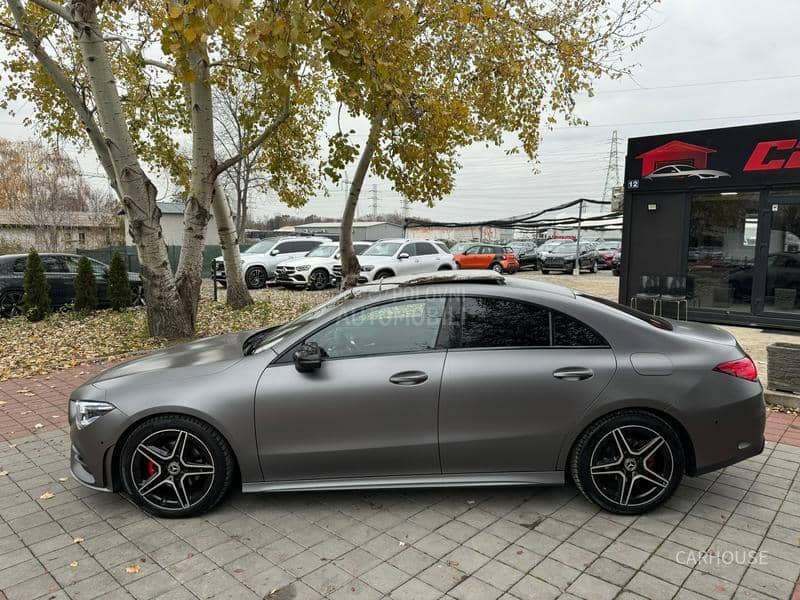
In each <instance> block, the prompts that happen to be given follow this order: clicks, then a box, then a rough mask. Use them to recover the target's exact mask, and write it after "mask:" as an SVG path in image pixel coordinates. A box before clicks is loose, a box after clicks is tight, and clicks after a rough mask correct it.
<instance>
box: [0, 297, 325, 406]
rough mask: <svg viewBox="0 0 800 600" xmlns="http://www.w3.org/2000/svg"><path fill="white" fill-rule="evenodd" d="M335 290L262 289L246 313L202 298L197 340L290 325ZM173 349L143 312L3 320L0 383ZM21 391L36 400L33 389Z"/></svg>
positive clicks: (107, 311)
mask: <svg viewBox="0 0 800 600" xmlns="http://www.w3.org/2000/svg"><path fill="white" fill-rule="evenodd" d="M333 293H334V292H333V291H331V292H296V291H288V290H280V289H266V290H258V291H256V292H254V293H253V295H254V296H255V298H256V301H255V302H254V303H253V304H252V305H250V306H248V307H246V308H243V309H241V310H236V311H235V310H232V309H230V308H229V307H228V306H227V305H226V304H225V303H224V301H218V302H214V301H213V300H210V299H208V298H203V299H201V300H200V305H199V308H198V316H197V335H196V336H195V337H196V338H203V337H208V336H212V335H219V334H222V333H230V332H235V331H243V330H247V329H255V328H258V327H266V326H269V325H275V324H278V323H283V322H286V321H290V320H292V319H293V318H295V317H297V316H298V315H300V314H302V313H304V312H306V311H307V310H309V309H311V308H313V307H314V306H316V305H317V304H319V303H321V302H324V301H325V300H328V299H329V298H330V297H331V296H332V295H333ZM167 345H168V342H167V341H166V340H163V339H159V338H153V337H150V336H149V334H148V331H147V320H146V315H145V310H144V309H141V308H139V309H131V310H127V311H125V312H121V313H119V312H115V311H111V310H100V311H95V312H94V313H90V314H88V315H85V316H82V315H78V314H76V313H72V312H56V313H53V314H51V315H50V316H49V317H48V318H47V319H45V320H44V321H41V322H38V323H30V322H28V321H27V320H25V318H23V317H16V318H13V319H0V347H2V348H3V352H2V355H0V381H5V380H7V379H15V378H19V377H29V376H31V375H45V374H47V373H51V372H53V371H58V370H61V369H68V368H71V367H76V366H78V365H84V364H91V363H94V362H98V361H108V360H121V359H124V358H127V357H130V356H132V355H134V354H136V353H139V352H146V351H151V350H157V349H159V348H163V347H165V346H167ZM17 393H19V394H21V395H24V396H35V394H34V393H33V392H31V391H30V390H29V389H26V388H22V389H19V390H17Z"/></svg>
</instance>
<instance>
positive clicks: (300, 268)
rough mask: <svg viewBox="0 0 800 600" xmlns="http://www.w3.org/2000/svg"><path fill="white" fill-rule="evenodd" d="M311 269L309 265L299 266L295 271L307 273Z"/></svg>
mask: <svg viewBox="0 0 800 600" xmlns="http://www.w3.org/2000/svg"><path fill="white" fill-rule="evenodd" d="M310 268H311V265H300V266H299V267H295V270H296V271H308V270H309V269H310Z"/></svg>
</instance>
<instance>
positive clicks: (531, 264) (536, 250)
mask: <svg viewBox="0 0 800 600" xmlns="http://www.w3.org/2000/svg"><path fill="white" fill-rule="evenodd" d="M618 247H619V242H614V241H611V242H599V243H598V242H592V241H585V242H581V244H580V249H581V250H580V257H579V263H580V268H581V269H582V270H587V271H590V272H593V273H594V272H597V270H598V269H600V268H611V267H612V264H611V260H612V258H613V255H614V252H615V251H616V250H617V249H618ZM354 248H355V251H356V255H358V256H359V257H360V259H359V262H360V264H361V272H360V274H359V278H358V281H359V283H368V282H371V281H375V280H376V279H383V278H384V277H393V276H396V275H412V274H416V273H426V272H430V271H441V270H448V269H451V270H452V269H490V270H493V271H496V272H498V273H509V274H511V273H516V272H517V271H519V270H521V269H523V268H533V269H541V270H542V272H543V273H549V272H551V271H562V272H572V271H573V270H574V265H575V255H576V242H575V241H574V240H572V239H569V238H564V239H552V240H548V241H546V242H544V243H543V244H542V245H540V246H537V245H536V243H535V242H532V241H516V242H511V243H509V244H508V245H502V244H490V243H485V242H459V243H457V244H454V245H453V246H452V247H448V246H447V245H446V244H445V243H444V242H441V241H439V240H409V239H403V238H397V239H385V240H378V241H377V242H355V243H354ZM340 260H341V257H340V255H339V245H338V243H337V242H334V241H332V240H330V239H329V238H325V237H284V238H269V239H265V240H262V241H260V242H258V243H257V244H255V245H254V246H251V247H250V248H248V249H247V250H245V251H244V252H242V267H243V270H244V278H245V282H246V283H247V287H248V288H250V289H257V288H262V287H264V286H266V285H267V284H268V283H274V284H276V285H280V286H283V287H287V288H296V289H304V288H310V289H314V290H322V289H325V288H328V287H331V286H335V285H337V284H338V283H339V282H340V280H341V277H342V268H341V264H340ZM212 277H213V278H214V279H215V280H216V281H217V282H219V283H220V284H221V285H222V286H223V287H225V285H226V275H225V264H224V262H223V259H222V257H218V258H216V259H215V260H214V262H213V264H212Z"/></svg>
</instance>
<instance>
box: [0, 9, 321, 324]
mask: <svg viewBox="0 0 800 600" xmlns="http://www.w3.org/2000/svg"><path fill="white" fill-rule="evenodd" d="M3 2H4V5H3V6H4V9H5V10H4V13H5V14H4V17H3V18H2V21H1V22H0V31H2V33H3V34H4V36H3V40H4V42H5V44H6V47H7V49H8V51H9V58H7V59H6V60H5V61H4V62H5V66H6V69H7V73H9V74H10V81H9V82H8V83H7V85H6V90H7V101H13V100H16V99H25V100H27V101H29V102H31V103H32V104H33V106H34V107H35V115H34V118H35V121H36V123H37V124H38V125H39V126H40V128H41V132H42V134H43V135H45V136H47V135H55V134H58V135H60V136H62V137H65V138H71V139H73V140H75V141H79V142H83V143H85V144H86V145H87V146H88V147H90V148H91V149H92V150H93V151H94V153H95V154H96V156H97V158H98V161H99V163H100V164H101V166H102V168H103V169H104V171H105V173H106V176H107V177H108V181H109V184H110V186H111V187H112V188H113V189H114V190H115V192H116V194H117V196H118V198H119V200H120V202H121V203H122V205H123V206H124V209H125V210H126V212H127V214H128V217H129V222H130V233H131V237H132V239H133V240H134V243H135V244H136V246H137V249H138V253H139V259H140V264H141V275H142V279H143V281H144V284H145V285H144V288H145V295H146V300H147V311H148V322H149V326H150V332H151V333H152V334H153V335H158V336H163V337H167V338H172V339H175V338H181V337H186V336H189V335H191V334H192V333H193V331H194V325H195V318H196V314H197V303H198V301H199V292H200V284H201V266H202V250H203V246H204V239H205V234H206V227H207V224H208V221H209V219H210V215H211V214H212V212H213V214H214V216H215V217H216V220H217V226H218V228H219V237H220V241H221V242H220V243H221V245H222V247H223V254H224V258H225V261H226V265H227V268H228V292H227V298H228V302H229V304H231V305H233V306H237V307H238V306H242V305H244V304H246V303H248V302H249V301H250V298H249V295H248V292H247V289H246V288H245V286H244V279H243V277H242V276H241V268H240V260H239V255H238V252H239V248H238V239H237V236H236V230H235V227H234V224H233V219H232V216H231V212H230V209H229V208H228V205H227V202H225V198H224V197H223V195H222V194H221V193H219V191H220V187H219V186H218V185H217V180H218V178H219V176H220V175H221V174H222V173H224V172H225V171H226V170H227V169H229V168H231V167H232V166H234V165H236V164H238V163H239V162H240V161H241V160H243V159H244V157H246V156H248V155H249V154H250V153H252V152H254V151H255V150H257V149H258V148H260V147H261V146H262V145H264V144H267V143H270V142H272V141H273V140H274V138H275V136H276V135H277V132H279V131H280V129H281V127H282V126H283V124H284V123H285V122H286V121H287V120H288V119H289V118H290V117H291V115H292V114H293V106H294V102H295V97H296V95H297V96H299V97H301V98H304V97H306V96H304V95H303V94H295V92H296V91H297V90H298V89H302V88H303V85H302V84H303V83H304V82H303V76H302V72H301V69H308V70H313V62H312V61H310V60H308V56H309V55H308V54H307V53H306V47H305V46H303V45H302V44H300V43H296V42H295V38H298V39H299V37H298V32H299V31H302V30H304V28H305V25H304V23H303V22H302V19H299V20H298V19H297V18H296V15H298V14H299V15H302V11H301V10H299V9H300V7H301V6H302V5H301V4H296V3H295V2H293V0H287V1H285V2H278V3H273V2H268V1H266V0H265V1H264V2H252V3H248V4H247V6H240V5H239V2H238V1H237V0H220V1H215V0H206V1H201V2H198V1H195V0H189V1H187V2H176V1H173V2H168V3H164V2H155V1H148V0H143V1H140V2H137V3H127V2H109V1H106V2H102V3H101V2H98V1H97V0H66V1H65V2H64V3H63V4H62V3H58V2H56V1H55V0H28V1H27V2H23V0H3ZM232 72H243V73H247V74H248V77H251V78H252V80H253V81H256V82H258V84H259V85H261V86H262V87H263V88H264V90H265V93H271V98H272V99H273V101H272V102H270V103H265V105H264V110H262V111H261V112H260V113H258V115H257V122H258V124H259V127H257V128H255V127H254V131H253V134H252V136H251V137H250V138H249V139H248V140H247V143H246V144H245V145H244V147H243V148H242V149H241V152H239V153H238V154H236V155H233V156H229V157H228V158H226V159H225V160H223V161H218V160H217V153H216V148H215V140H214V118H213V102H212V91H213V89H214V87H215V86H222V87H224V86H227V85H229V82H230V76H231V73H232ZM275 106H277V107H278V109H277V112H273V113H270V112H269V111H270V110H271V109H273V108H274V107H275ZM65 108H67V110H64V109H65ZM181 135H184V136H188V137H189V139H190V145H191V152H190V155H189V156H188V157H186V156H184V155H183V154H182V153H181V151H180V138H181ZM146 167H152V168H157V169H166V170H167V171H168V172H170V174H171V176H172V177H173V178H174V179H175V181H178V182H181V183H182V184H183V185H184V186H185V187H186V189H187V190H188V191H189V193H188V199H187V202H186V208H185V212H184V236H183V246H182V251H181V256H180V260H179V264H178V269H177V272H176V273H175V275H173V274H172V272H171V270H170V268H169V261H168V260H167V248H166V245H165V243H164V240H163V236H162V232H161V225H160V213H159V210H158V207H157V205H156V196H157V194H156V187H155V185H154V184H153V182H152V181H151V180H150V178H149V177H148V176H147V174H146V170H145V168H146Z"/></svg>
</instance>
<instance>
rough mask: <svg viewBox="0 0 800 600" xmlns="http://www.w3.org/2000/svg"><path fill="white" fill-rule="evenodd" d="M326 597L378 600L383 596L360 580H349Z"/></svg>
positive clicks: (345, 599) (346, 599) (333, 598)
mask: <svg viewBox="0 0 800 600" xmlns="http://www.w3.org/2000/svg"><path fill="white" fill-rule="evenodd" d="M295 597H297V596H295ZM328 597H329V598H330V600H351V599H352V600H379V599H380V598H383V594H381V593H380V592H379V591H378V590H376V589H375V588H373V587H371V586H369V585H368V584H367V583H365V582H364V581H361V580H360V579H351V580H350V581H348V582H347V583H345V584H344V585H343V586H342V587H340V588H339V589H338V590H336V591H335V592H333V593H332V594H331V595H330V596H328Z"/></svg>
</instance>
